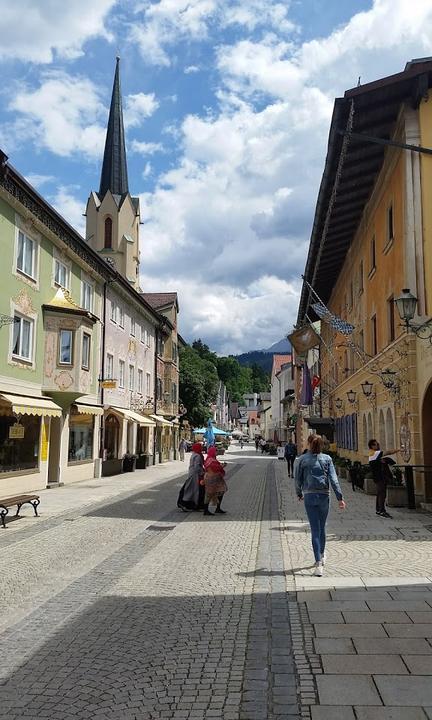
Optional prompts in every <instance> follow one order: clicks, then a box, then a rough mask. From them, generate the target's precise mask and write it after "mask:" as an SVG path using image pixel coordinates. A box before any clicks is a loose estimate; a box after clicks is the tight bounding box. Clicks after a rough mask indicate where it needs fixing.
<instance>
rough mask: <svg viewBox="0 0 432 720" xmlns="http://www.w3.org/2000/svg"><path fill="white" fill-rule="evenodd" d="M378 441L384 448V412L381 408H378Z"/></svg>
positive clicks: (385, 445)
mask: <svg viewBox="0 0 432 720" xmlns="http://www.w3.org/2000/svg"><path fill="white" fill-rule="evenodd" d="M377 439H378V442H379V444H380V446H381V447H383V448H386V447H387V444H386V427H385V422H384V413H383V411H382V410H380V414H379V435H378V438H377Z"/></svg>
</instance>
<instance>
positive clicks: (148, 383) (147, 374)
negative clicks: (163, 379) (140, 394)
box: [146, 372, 151, 397]
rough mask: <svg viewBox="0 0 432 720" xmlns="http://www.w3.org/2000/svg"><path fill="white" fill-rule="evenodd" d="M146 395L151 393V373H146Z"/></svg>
mask: <svg viewBox="0 0 432 720" xmlns="http://www.w3.org/2000/svg"><path fill="white" fill-rule="evenodd" d="M146 395H147V397H149V396H150V395H151V375H150V373H149V372H148V373H146Z"/></svg>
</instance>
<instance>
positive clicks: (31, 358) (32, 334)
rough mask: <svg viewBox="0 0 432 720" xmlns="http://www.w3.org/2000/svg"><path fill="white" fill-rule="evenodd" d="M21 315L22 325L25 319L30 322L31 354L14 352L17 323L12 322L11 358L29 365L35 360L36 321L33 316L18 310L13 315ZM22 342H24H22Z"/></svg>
mask: <svg viewBox="0 0 432 720" xmlns="http://www.w3.org/2000/svg"><path fill="white" fill-rule="evenodd" d="M15 316H17V317H19V319H20V327H21V322H22V321H23V320H24V321H26V322H28V323H29V324H30V340H29V348H30V356H29V357H25V355H20V354H19V353H14V351H13V346H14V328H15V323H12V324H11V331H12V339H11V358H12V360H13V361H15V362H19V363H22V364H25V365H26V366H27V367H29V366H30V365H32V364H33V361H34V337H35V321H34V319H33V318H32V317H30V316H28V315H24V313H21V312H19V311H18V310H15V311H14V314H13V317H15ZM21 344H22V343H21Z"/></svg>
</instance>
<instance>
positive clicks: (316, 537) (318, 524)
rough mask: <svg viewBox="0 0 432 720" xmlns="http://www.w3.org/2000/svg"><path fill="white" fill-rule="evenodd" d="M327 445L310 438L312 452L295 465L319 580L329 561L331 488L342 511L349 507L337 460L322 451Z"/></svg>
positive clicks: (297, 491) (296, 482)
mask: <svg viewBox="0 0 432 720" xmlns="http://www.w3.org/2000/svg"><path fill="white" fill-rule="evenodd" d="M323 444H324V441H323V439H322V437H321V436H320V435H310V436H309V438H308V445H309V449H308V451H307V452H306V453H304V454H303V455H301V456H300V457H299V458H297V460H296V462H295V464H294V482H295V488H296V493H297V497H298V499H299V500H304V504H305V509H306V513H307V516H308V520H309V525H310V529H311V535H312V547H313V551H314V555H315V571H314V575H318V577H322V574H323V566H324V564H325V561H326V556H325V542H326V535H325V527H326V522H327V516H328V512H329V506H330V485H331V486H332V488H333V490H334V493H335V495H336V497H337V499H338V500H339V507H340V508H341V510H343V509H344V507H345V502H344V499H343V497H342V491H341V489H340V485H339V480H338V477H337V475H336V470H335V468H334V465H333V461H332V459H331V457H330V455H325V454H324V453H323V452H322V449H323Z"/></svg>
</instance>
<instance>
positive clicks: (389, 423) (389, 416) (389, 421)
mask: <svg viewBox="0 0 432 720" xmlns="http://www.w3.org/2000/svg"><path fill="white" fill-rule="evenodd" d="M386 441H387V444H386V448H387V450H388V449H389V448H394V446H395V433H394V422H393V413H392V411H391V410H390V408H387V412H386Z"/></svg>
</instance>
